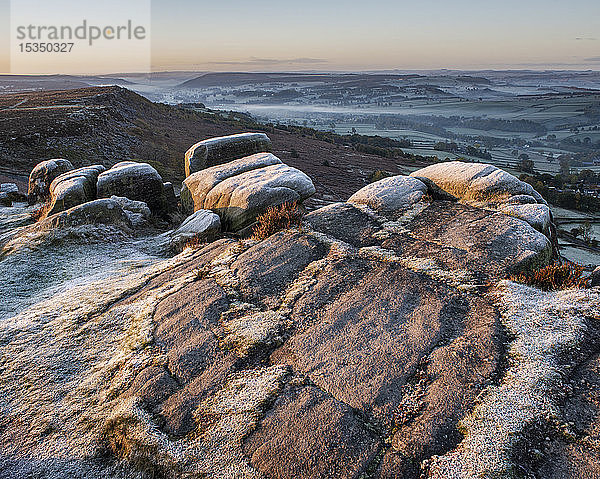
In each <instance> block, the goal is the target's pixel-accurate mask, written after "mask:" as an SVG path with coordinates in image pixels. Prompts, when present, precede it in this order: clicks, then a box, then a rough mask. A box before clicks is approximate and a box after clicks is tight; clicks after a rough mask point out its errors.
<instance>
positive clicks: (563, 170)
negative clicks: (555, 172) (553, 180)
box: [558, 155, 571, 176]
mask: <svg viewBox="0 0 600 479" xmlns="http://www.w3.org/2000/svg"><path fill="white" fill-rule="evenodd" d="M558 164H559V165H560V174H561V175H563V176H569V175H570V174H571V158H570V157H569V156H568V155H560V156H559V157H558Z"/></svg>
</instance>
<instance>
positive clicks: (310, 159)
mask: <svg viewBox="0 0 600 479" xmlns="http://www.w3.org/2000/svg"><path fill="white" fill-rule="evenodd" d="M259 130H261V131H267V133H268V135H269V137H270V138H271V139H272V141H273V146H274V153H275V154H276V155H278V156H279V157H280V158H281V159H282V160H283V161H285V162H286V163H288V164H289V165H291V166H294V167H297V168H300V169H302V170H303V171H305V172H306V173H307V174H309V175H310V176H311V177H312V179H313V181H314V182H315V185H316V186H317V198H320V199H325V200H328V201H332V200H345V199H347V197H348V196H349V195H350V194H352V193H353V192H354V191H356V190H358V189H359V188H361V187H362V186H364V185H365V184H367V182H368V177H369V176H370V175H371V173H372V172H373V171H375V170H379V169H382V170H385V171H388V172H390V173H395V174H398V173H402V172H405V171H404V170H403V168H402V167H399V166H398V164H403V165H407V166H414V162H411V161H409V160H403V159H398V158H396V159H388V158H381V157H378V156H373V155H369V154H365V153H360V152H357V151H356V150H355V149H354V148H351V147H348V146H344V145H341V144H333V143H331V142H328V141H322V140H321V139H319V138H321V137H322V134H319V133H318V132H315V131H314V130H309V129H306V130H303V131H301V132H300V131H297V132H290V131H285V130H284V129H279V128H276V127H267V126H264V125H260V124H257V123H254V122H253V121H252V120H251V119H249V118H247V117H244V116H243V115H237V116H236V115H232V116H230V117H228V116H227V115H219V114H213V113H201V112H196V111H191V110H185V109H182V108H177V107H173V106H168V105H164V104H156V103H152V102H150V101H148V100H146V99H145V98H143V97H141V96H139V95H137V94H135V93H133V92H131V91H129V90H126V89H122V88H118V87H97V88H83V89H76V90H66V91H42V92H24V93H16V94H9V95H0V171H3V172H5V173H17V174H23V175H26V174H28V173H29V171H31V169H32V168H33V167H34V166H35V164H37V163H38V162H39V161H41V160H43V159H48V158H56V157H62V158H67V159H69V160H71V161H72V162H73V164H74V165H75V166H82V165H89V164H94V163H102V164H104V165H106V166H111V165H113V164H114V163H116V162H118V161H122V160H126V159H139V160H143V161H147V162H149V163H151V164H152V165H154V166H155V167H156V168H157V169H158V170H159V172H160V173H161V174H162V175H163V177H164V178H165V179H166V180H170V181H174V182H175V183H178V182H180V181H181V180H182V179H183V156H184V153H185V151H186V150H187V149H188V148H189V147H190V146H191V145H192V144H194V143H195V142H197V141H200V140H203V139H206V138H210V137H213V136H221V135H229V134H234V133H240V132H243V131H259ZM317 136H318V137H319V138H317Z"/></svg>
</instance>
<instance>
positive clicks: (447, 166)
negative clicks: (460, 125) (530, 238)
mask: <svg viewBox="0 0 600 479" xmlns="http://www.w3.org/2000/svg"><path fill="white" fill-rule="evenodd" d="M411 176H413V177H415V178H420V179H422V180H423V181H424V182H426V183H428V184H430V185H431V184H433V185H434V186H435V188H440V189H441V190H443V191H444V192H446V193H448V194H450V195H452V196H454V197H455V198H457V199H458V200H459V201H461V202H463V203H466V204H471V205H474V206H480V207H484V208H488V209H494V210H497V211H500V212H502V213H504V214H507V215H510V216H513V217H515V218H519V219H521V220H523V221H526V222H527V223H528V224H530V225H531V226H533V227H534V228H535V229H537V230H538V231H540V232H542V233H543V234H544V235H546V236H547V237H548V238H549V239H550V240H551V242H552V244H553V251H554V253H553V254H554V256H558V242H557V238H556V230H555V227H554V225H553V223H552V214H551V212H550V209H549V208H548V204H547V202H546V200H544V198H542V196H541V195H540V194H539V193H538V192H537V191H536V190H535V189H534V188H533V187H532V186H531V185H530V184H528V183H525V182H523V181H521V180H519V179H518V178H515V177H514V176H513V175H511V174H509V173H507V172H506V171H504V170H501V169H500V168H497V167H495V166H493V165H487V164H481V163H465V162H462V161H448V162H443V163H437V164H435V165H431V166H428V167H426V168H423V169H421V170H417V171H415V172H413V173H411Z"/></svg>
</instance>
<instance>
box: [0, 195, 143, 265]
mask: <svg viewBox="0 0 600 479" xmlns="http://www.w3.org/2000/svg"><path fill="white" fill-rule="evenodd" d="M133 226H134V225H133V224H132V223H131V220H130V218H129V215H128V214H127V213H126V212H125V210H124V209H123V208H122V207H121V205H120V204H119V203H118V202H117V201H115V200H112V199H109V198H102V199H98V200H94V201H89V202H87V203H83V204H81V205H78V206H75V207H73V208H70V209H68V210H65V211H61V212H59V213H56V214H54V215H52V216H48V217H47V218H45V219H43V220H41V221H39V222H37V223H35V224H33V225H29V226H25V227H23V228H21V229H17V230H15V231H13V232H12V234H10V235H8V236H4V237H3V238H1V239H0V246H2V253H3V254H9V253H11V252H13V251H15V250H18V249H21V248H29V249H35V248H37V247H39V246H40V245H42V244H44V243H52V242H54V241H64V240H68V241H77V240H83V241H90V240H93V241H112V240H113V239H115V238H119V239H122V238H123V237H126V236H130V235H132V234H133V232H134V228H133Z"/></svg>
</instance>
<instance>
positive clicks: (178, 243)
mask: <svg viewBox="0 0 600 479" xmlns="http://www.w3.org/2000/svg"><path fill="white" fill-rule="evenodd" d="M220 230H221V218H219V215H217V214H215V213H213V212H212V211H208V210H198V211H196V212H195V213H194V214H192V215H190V216H188V217H187V218H186V219H185V221H184V222H183V223H181V226H179V228H177V229H176V230H175V231H174V232H173V233H172V234H171V239H170V243H171V246H172V248H173V249H178V250H180V249H182V248H183V246H184V245H185V244H186V243H187V242H189V241H191V240H194V239H199V240H208V239H211V238H214V237H215V236H216V235H217V234H218V233H219V231H220Z"/></svg>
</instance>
